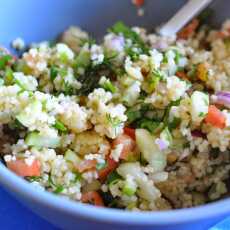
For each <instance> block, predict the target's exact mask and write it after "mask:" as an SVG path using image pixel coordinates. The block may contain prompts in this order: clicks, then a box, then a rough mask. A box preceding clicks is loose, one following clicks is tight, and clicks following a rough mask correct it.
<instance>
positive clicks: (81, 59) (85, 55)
mask: <svg viewBox="0 0 230 230" xmlns="http://www.w3.org/2000/svg"><path fill="white" fill-rule="evenodd" d="M89 64H90V52H89V51H87V50H84V49H82V50H81V51H80V53H79V54H78V56H77V57H76V59H75V65H76V68H78V67H82V68H85V67H87V66H88V65H89Z"/></svg>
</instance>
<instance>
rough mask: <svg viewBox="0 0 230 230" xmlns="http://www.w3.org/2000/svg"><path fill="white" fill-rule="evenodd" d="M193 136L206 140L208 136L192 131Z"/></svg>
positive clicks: (198, 131)
mask: <svg viewBox="0 0 230 230" xmlns="http://www.w3.org/2000/svg"><path fill="white" fill-rule="evenodd" d="M191 134H192V136H193V137H202V138H206V134H205V133H202V132H201V131H200V130H193V131H191Z"/></svg>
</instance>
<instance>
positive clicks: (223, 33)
mask: <svg viewBox="0 0 230 230" xmlns="http://www.w3.org/2000/svg"><path fill="white" fill-rule="evenodd" d="M216 37H217V38H220V39H224V38H228V37H229V33H228V32H226V31H218V32H217V33H216Z"/></svg>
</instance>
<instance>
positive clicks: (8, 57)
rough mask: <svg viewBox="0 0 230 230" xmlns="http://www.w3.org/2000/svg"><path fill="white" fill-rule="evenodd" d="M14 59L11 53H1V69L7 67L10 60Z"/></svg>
mask: <svg viewBox="0 0 230 230" xmlns="http://www.w3.org/2000/svg"><path fill="white" fill-rule="evenodd" d="M11 60H12V56H11V55H9V54H1V53H0V70H3V69H5V67H6V65H7V64H8V62H9V61H11Z"/></svg>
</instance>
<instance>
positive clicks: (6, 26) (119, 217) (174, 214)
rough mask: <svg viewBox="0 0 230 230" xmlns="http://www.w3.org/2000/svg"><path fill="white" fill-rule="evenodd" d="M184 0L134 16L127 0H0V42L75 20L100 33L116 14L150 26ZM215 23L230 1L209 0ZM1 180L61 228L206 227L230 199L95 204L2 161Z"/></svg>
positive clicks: (155, 2) (153, 0)
mask: <svg viewBox="0 0 230 230" xmlns="http://www.w3.org/2000/svg"><path fill="white" fill-rule="evenodd" d="M184 2H185V0H170V1H168V0H167V1H166V0H146V5H145V16H144V17H138V16H137V13H136V9H135V7H134V6H133V5H132V3H131V0H116V1H115V0H49V1H46V0H40V1H36V0H20V1H15V0H8V1H4V0H0V3H1V7H0V44H1V45H4V46H6V47H10V46H9V44H10V41H12V40H13V39H15V38H16V37H22V38H24V39H25V41H26V43H30V42H38V41H42V40H52V39H53V38H55V37H56V36H57V35H58V34H60V33H61V32H62V31H63V30H64V29H66V28H67V27H68V26H69V25H79V26H81V27H82V28H83V29H85V30H87V31H89V32H90V33H91V34H92V35H93V36H94V37H96V38H98V39H100V37H102V36H103V34H104V33H105V32H106V28H108V27H109V26H111V25H112V24H113V23H115V22H116V21H118V20H122V21H124V22H125V23H127V24H128V25H138V26H144V27H146V28H148V29H153V28H154V27H155V26H157V25H159V24H161V23H163V22H164V21H166V20H167V19H168V18H170V17H171V16H172V15H173V13H174V12H176V10H177V9H178V8H180V7H181V6H182V5H183V3H184ZM211 7H212V9H213V10H214V12H215V13H214V15H213V17H212V18H211V19H210V23H211V24H213V25H219V24H220V23H221V22H222V21H223V20H224V19H225V18H227V17H228V16H229V17H230V11H229V10H230V1H228V0H218V1H215V2H214V3H213V4H212V6H211ZM0 184H1V185H2V186H3V187H4V188H5V189H7V190H8V191H9V192H10V193H11V194H12V195H13V196H15V197H16V198H17V199H18V200H20V201H21V202H22V203H23V204H25V205H26V206H28V207H29V208H30V209H32V210H33V211H34V212H36V213H37V214H38V215H40V216H42V217H44V218H45V219H47V220H48V221H50V222H51V223H53V224H55V225H56V226H59V227H61V228H64V229H81V230H82V229H91V228H95V230H96V229H124V230H128V229H154V230H182V229H183V230H184V229H186V230H188V229H196V230H199V229H208V227H210V226H212V225H213V224H214V223H216V222H217V221H219V220H221V219H222V218H224V217H226V216H228V215H229V214H230V199H225V200H221V201H218V202H214V203H211V204H207V205H204V206H200V207H196V208H190V209H181V210H174V211H164V212H148V213H147V212H146V213H144V212H127V211H123V210H115V209H106V208H96V207H93V206H90V205H85V204H81V203H76V202H72V201H69V200H67V199H64V198H60V197H57V196H55V195H52V194H50V193H48V192H42V191H39V190H36V189H35V188H34V187H32V186H31V185H29V184H28V183H27V182H26V181H24V180H23V179H21V178H19V177H17V176H16V175H14V174H13V173H11V172H10V171H9V170H8V169H7V168H5V166H4V165H3V164H2V163H0Z"/></svg>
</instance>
